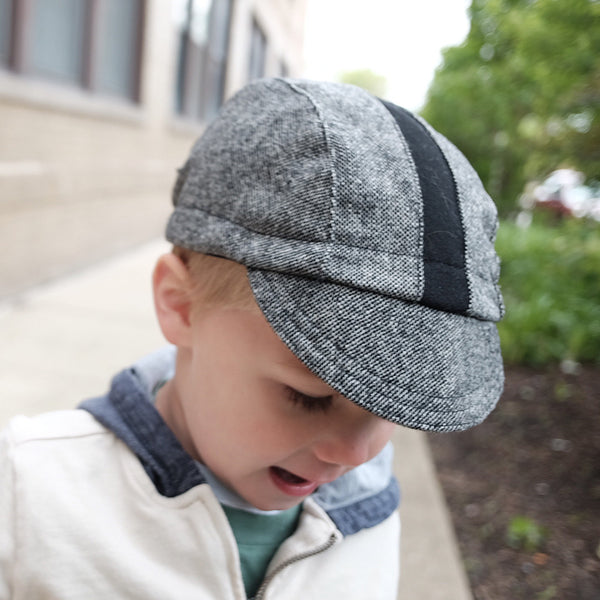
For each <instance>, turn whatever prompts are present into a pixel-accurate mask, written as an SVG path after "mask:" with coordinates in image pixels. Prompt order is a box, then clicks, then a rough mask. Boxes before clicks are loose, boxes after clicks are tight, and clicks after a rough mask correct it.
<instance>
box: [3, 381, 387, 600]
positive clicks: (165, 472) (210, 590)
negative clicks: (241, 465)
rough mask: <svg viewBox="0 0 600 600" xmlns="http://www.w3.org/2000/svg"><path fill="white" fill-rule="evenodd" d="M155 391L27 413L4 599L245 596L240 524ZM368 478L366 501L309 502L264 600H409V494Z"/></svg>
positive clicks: (18, 440) (15, 425)
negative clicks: (231, 518) (401, 564)
mask: <svg viewBox="0 0 600 600" xmlns="http://www.w3.org/2000/svg"><path fill="white" fill-rule="evenodd" d="M148 383H150V382H149V381H148V379H147V378H145V376H144V375H143V374H140V371H139V370H138V371H135V370H128V371H125V372H123V373H121V374H120V375H119V376H117V377H116V378H115V380H114V382H113V388H112V390H111V393H110V395H109V396H107V397H105V398H100V399H96V400H93V401H91V402H90V403H88V404H87V405H85V404H84V407H85V408H86V410H71V411H59V412H54V413H47V414H44V415H40V416H38V417H35V418H31V419H30V418H26V417H16V418H15V419H13V420H12V421H11V423H10V425H9V427H8V428H7V429H6V430H5V432H4V433H3V434H2V436H1V438H0V600H7V599H9V598H10V599H12V600H70V599H73V600H87V599H90V600H91V599H106V598H118V599H119V600H121V599H139V600H142V599H143V600H153V599H156V600H168V599H170V598H172V599H173V600H187V599H189V600H192V599H194V600H204V599H206V600H208V599H211V600H215V599H218V600H244V599H245V597H246V596H245V593H244V585H243V581H242V575H241V570H240V566H239V558H238V551H237V545H236V542H235V539H234V536H233V533H232V531H231V529H230V526H229V523H228V521H227V517H226V516H225V513H224V511H223V510H222V507H221V505H220V503H219V501H218V500H217V499H216V497H215V495H214V493H213V491H212V488H211V487H210V486H209V485H208V483H206V482H205V481H203V480H202V476H201V475H199V473H200V471H199V470H198V469H197V468H196V467H194V470H193V472H192V471H191V467H190V465H191V464H193V461H192V462H190V463H187V462H186V460H185V459H183V458H182V456H183V455H181V454H178V453H179V452H180V451H183V450H182V449H181V448H180V447H178V445H177V442H176V441H174V438H172V437H169V436H172V434H171V433H170V430H168V428H166V425H164V423H163V424H162V425H161V423H162V421H156V420H154V421H152V419H155V417H156V416H157V415H158V413H156V411H155V409H154V407H153V406H152V405H151V403H149V402H147V401H146V400H147V398H146V396H147V385H146V384H148ZM132 390H133V391H132ZM138 392H139V394H138ZM141 402H143V404H140V403H141ZM134 408H135V410H133V409H134ZM128 411H129V412H128ZM92 413H94V415H95V416H93V414H92ZM140 413H141V416H140ZM132 414H134V415H135V417H133V419H134V420H133V421H131V415H132ZM148 415H153V416H151V417H149V418H150V420H151V421H152V422H151V426H148V427H146V425H147V424H148V423H147V421H146V420H144V418H145V417H148ZM136 419H137V421H136ZM100 421H104V422H105V424H104V425H103V424H101V422H100ZM107 425H108V426H107ZM163 427H164V428H163ZM170 444H174V445H173V446H172V447H171V448H167V451H166V452H164V454H166V456H167V458H166V459H165V460H164V461H163V460H162V457H161V452H162V451H163V450H164V448H165V446H169V445H170ZM158 450H161V452H158ZM185 457H187V460H191V459H189V456H188V455H187V454H186V455H185ZM182 461H183V464H181V462H182ZM161 463H162V464H161ZM375 464H376V465H377V464H378V463H377V461H376V462H375ZM379 464H381V461H379ZM367 465H368V463H367ZM359 469H361V467H359ZM354 471H358V470H357V469H355V470H354ZM354 471H352V472H351V473H353V472H354ZM344 477H347V476H344ZM356 477H357V478H358V479H359V480H362V482H360V481H359V483H358V484H357V485H356V486H355V491H356V492H357V495H355V497H354V498H349V497H348V490H350V489H351V488H352V484H351V481H350V480H347V481H345V482H344V481H342V482H341V484H339V485H338V486H337V488H336V487H335V486H334V487H332V488H331V489H329V490H323V489H320V490H318V492H317V493H316V494H315V495H314V497H311V498H308V499H307V500H306V501H305V502H304V505H303V511H302V515H301V518H300V523H299V526H298V529H297V530H296V532H295V533H294V534H293V535H292V536H291V537H290V538H288V539H287V540H286V541H285V542H284V543H283V544H282V546H281V547H280V548H279V550H278V551H277V553H276V555H275V556H274V558H273V560H272V561H271V564H270V565H269V568H268V571H267V575H266V578H265V581H264V583H263V586H262V587H261V589H260V590H259V592H258V594H257V596H256V597H257V598H262V599H264V600H268V599H277V600H286V599H294V600H299V599H303V600H305V599H311V598H314V599H319V600H323V599H326V600H328V599H338V598H340V599H344V600H351V599H357V600H359V599H360V600H366V599H368V600H377V599H381V600H383V599H385V600H394V599H395V598H396V586H397V578H398V561H399V557H398V551H399V519H398V516H397V512H396V511H395V506H394V499H393V496H394V490H397V488H396V487H395V483H394V482H393V481H392V480H390V483H389V484H388V485H387V486H386V487H385V489H381V484H380V483H378V484H376V485H375V488H377V489H375V490H373V491H372V493H371V495H368V493H367V490H366V488H365V481H369V480H370V481H371V482H373V481H375V480H377V477H375V479H373V477H372V476H371V475H369V474H368V466H367V469H366V470H365V471H364V472H363V473H362V475H361V473H360V471H358V472H357V474H356ZM338 481H339V480H338ZM334 483H335V482H334ZM329 485H332V484H329ZM324 487H325V486H324ZM342 491H343V493H341V492H342ZM342 496H344V500H343V502H341V503H340V500H341V497H342ZM395 502H396V503H397V494H396V498H395ZM362 513H364V514H362ZM336 522H337V524H336ZM361 523H362V524H363V525H364V527H361Z"/></svg>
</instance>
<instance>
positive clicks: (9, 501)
mask: <svg viewBox="0 0 600 600" xmlns="http://www.w3.org/2000/svg"><path fill="white" fill-rule="evenodd" d="M14 494H15V484H14V468H13V463H12V444H11V443H10V436H9V430H8V429H5V430H4V431H2V432H1V433H0V600H9V599H10V598H11V590H12V573H13V569H14V565H13V562H14V551H15V539H14V528H15V516H14V513H15V500H14Z"/></svg>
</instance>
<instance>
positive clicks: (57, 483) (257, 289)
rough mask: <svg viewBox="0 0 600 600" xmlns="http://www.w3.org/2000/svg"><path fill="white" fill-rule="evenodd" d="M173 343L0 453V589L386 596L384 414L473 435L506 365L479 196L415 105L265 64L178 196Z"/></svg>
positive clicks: (182, 180)
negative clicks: (470, 430) (285, 73)
mask: <svg viewBox="0 0 600 600" xmlns="http://www.w3.org/2000/svg"><path fill="white" fill-rule="evenodd" d="M173 201H174V205H175V208H174V212H173V214H172V216H171V219H170V221H169V224H168V228H167V238H168V239H169V240H170V241H171V242H172V243H173V244H174V251H173V253H171V254H168V255H165V256H163V257H161V258H160V259H159V260H158V263H157V265H156V269H155V273H154V278H153V288H154V297H155V305H156V313H157V317H158V321H159V324H160V327H161V329H162V331H163V333H164V335H165V337H166V338H167V340H168V341H169V342H171V344H172V346H170V347H169V348H167V349H165V350H163V351H161V352H159V353H157V354H155V355H151V356H149V357H147V358H146V359H143V360H142V361H140V363H138V364H137V365H135V366H134V367H132V368H130V369H126V370H125V371H123V372H122V373H120V374H118V375H117V376H116V377H115V378H114V380H113V382H112V385H111V389H110V391H109V392H108V394H107V395H106V396H103V397H100V398H96V399H92V400H88V401H86V402H84V403H83V404H82V406H81V409H79V410H73V411H63V412H57V413H49V414H46V415H41V416H39V417H36V418H33V419H27V418H24V417H17V418H16V419H14V420H13V421H12V422H11V424H10V425H9V427H8V429H7V430H6V431H5V433H4V435H3V437H2V447H1V453H0V460H1V463H0V465H1V466H0V476H1V481H0V599H2V600H4V599H6V598H27V599H28V600H35V599H37V598H40V599H41V598H53V599H61V600H62V599H66V598H77V599H78V600H81V599H88V598H89V599H92V598H94V599H95V598H132V599H144V600H148V599H152V598H156V599H157V600H158V599H160V600H165V599H166V598H174V599H177V600H185V599H188V598H190V599H191V598H194V599H202V598H204V599H209V598H210V599H232V600H233V599H243V598H251V597H254V598H264V599H268V598H273V599H278V600H279V599H281V600H284V599H287V598H290V599H298V598H319V599H323V598H344V599H345V600H346V599H352V598H356V599H361V600H364V599H365V598H369V599H370V600H371V599H379V598H380V599H394V598H395V597H396V592H397V590H396V586H397V577H398V547H399V520H398V516H397V513H396V507H397V504H398V496H399V493H398V487H397V484H396V482H395V480H394V478H393V476H392V474H391V449H390V444H389V443H388V442H389V439H390V436H391V434H392V431H393V428H394V427H395V424H400V425H405V426H408V427H413V428H418V429H423V430H432V431H451V430H459V429H465V428H467V427H470V426H472V425H475V424H477V423H479V422H480V421H481V420H482V419H484V418H485V417H486V415H487V414H488V413H489V412H490V411H491V410H492V408H493V407H494V405H495V403H496V401H497V399H498V397H499V395H500V392H501V389H502V382H503V375H502V361H501V357H500V351H499V344H498V336H497V332H496V327H495V323H494V322H495V321H497V320H498V319H499V318H500V317H501V314H502V301H501V297H500V292H499V289H498V286H497V280H498V260H497V257H496V254H495V252H494V248H493V242H494V236H495V232H496V225H497V219H496V212H495V207H494V205H493V203H492V201H491V200H490V198H489V197H488V196H487V194H486V193H485V192H484V190H483V187H482V185H481V183H480V181H479V180H478V178H477V176H476V175H475V173H474V171H473V170H472V168H471V167H470V165H469V164H468V163H467V161H466V160H465V158H464V157H463V156H462V155H461V154H460V152H458V150H457V149H456V148H455V147H454V146H452V144H450V143H449V142H448V141H447V140H446V139H445V138H444V137H442V136H441V135H439V134H438V133H437V132H435V131H434V130H433V129H431V128H430V127H429V126H428V125H427V124H426V123H425V122H423V121H422V120H421V119H420V118H418V117H415V116H414V115H412V114H410V113H408V112H407V111H405V110H403V109H401V108H399V107H397V106H395V105H393V104H390V103H387V102H384V101H381V100H379V99H377V98H374V97H373V96H371V95H370V94H368V93H367V92H365V91H363V90H361V89H358V88H355V87H353V86H347V85H340V84H332V83H317V82H309V81H299V80H285V79H273V80H261V81H258V82H254V83H252V84H250V85H249V86H247V87H246V88H244V89H243V90H242V91H241V92H239V93H238V94H237V95H236V96H234V98H233V99H231V100H230V101H229V102H228V103H227V104H226V105H225V107H224V108H223V110H222V111H221V113H220V115H219V117H218V118H217V119H216V121H215V122H214V123H213V124H212V125H211V126H210V127H209V128H208V129H207V131H206V132H205V134H204V135H203V136H202V138H201V139H200V140H199V141H198V142H197V144H196V145H195V147H194V148H193V150H192V152H191V155H190V157H189V159H188V161H187V162H186V164H185V166H184V167H183V169H182V170H181V171H180V174H179V177H178V180H177V183H176V185H175V190H174V196H173Z"/></svg>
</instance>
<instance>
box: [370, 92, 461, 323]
mask: <svg viewBox="0 0 600 600" xmlns="http://www.w3.org/2000/svg"><path fill="white" fill-rule="evenodd" d="M381 102H382V103H383V105H384V106H385V107H386V108H387V109H388V111H389V112H390V113H391V115H392V116H393V117H394V119H395V121H396V123H398V126H399V127H400V131H401V132H402V134H403V135H404V139H405V140H406V142H407V144H408V147H409V150H410V153H411V155H412V157H413V161H414V163H415V166H416V168H417V174H418V177H419V184H420V186H421V194H422V196H423V230H424V231H423V260H424V275H425V287H424V291H423V297H422V299H421V303H422V304H425V305H427V306H430V307H432V308H438V309H441V310H445V311H448V312H454V313H459V314H465V312H466V310H467V308H468V306H469V287H468V284H467V276H466V272H465V241H464V240H465V237H464V230H463V226H462V221H461V215H460V209H459V206H458V193H457V191H456V183H455V181H454V177H453V176H452V172H451V171H450V167H449V166H448V162H447V161H446V157H445V156H444V155H443V154H442V151H441V150H440V148H439V147H438V145H437V143H436V142H435V140H434V139H433V137H432V136H431V134H430V133H429V131H427V129H426V128H425V127H424V126H423V124H422V123H420V122H419V121H418V120H417V119H416V118H415V117H414V115H412V114H411V113H410V112H408V111H407V110H405V109H403V108H400V107H399V106H396V105H395V104H392V103H391V102H386V101H385V100H381Z"/></svg>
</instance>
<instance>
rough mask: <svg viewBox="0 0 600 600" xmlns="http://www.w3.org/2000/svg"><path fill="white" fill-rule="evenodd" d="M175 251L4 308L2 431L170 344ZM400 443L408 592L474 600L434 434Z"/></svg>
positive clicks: (90, 273) (67, 281)
mask: <svg viewBox="0 0 600 600" xmlns="http://www.w3.org/2000/svg"><path fill="white" fill-rule="evenodd" d="M167 250H168V246H167V245H166V243H164V242H162V241H160V242H153V243H150V244H147V245H145V246H143V247H141V248H138V249H137V250H135V251H132V252H129V253H127V254H126V255H123V256H120V257H118V258H116V259H111V260H109V261H107V262H104V263H102V264H100V265H96V266H94V267H90V268H89V269H87V270H86V271H84V272H81V273H78V274H76V275H73V276H70V277H68V278H64V279H61V280H59V281H57V282H55V283H53V284H50V285H46V286H44V287H39V288H37V289H35V290H32V291H30V292H28V293H26V294H24V295H22V296H20V297H19V298H18V299H13V300H12V301H10V302H5V303H4V304H0V398H2V402H1V403H0V427H3V426H4V425H5V424H6V422H7V421H8V419H9V418H10V417H11V416H13V415H15V414H18V413H22V414H27V415H33V414H36V413H38V412H43V411H47V410H53V409H61V408H71V407H74V406H76V405H77V404H78V403H79V402H80V401H81V400H82V399H84V398H87V397H90V396H94V395H98V394H100V393H102V392H103V391H105V390H106V389H107V386H108V383H109V380H110V378H111V377H112V375H113V374H114V373H116V372H117V371H120V370H121V369H122V368H124V367H125V366H127V365H128V364H130V363H132V362H134V361H135V360H136V359H137V358H139V357H140V356H143V355H144V354H147V353H148V352H150V351H152V350H154V349H156V348H159V347H160V346H161V345H163V344H164V340H163V338H162V336H161V334H160V332H159V330H158V327H157V325H156V322H155V319H154V314H153V308H152V301H151V293H150V276H151V271H152V267H153V263H154V261H155V260H156V258H157V257H158V256H159V254H161V253H162V252H164V251H167ZM394 443H395V446H396V461H395V465H396V467H395V468H396V474H397V476H398V479H399V481H400V485H401V487H402V494H403V496H402V505H401V515H402V547H401V554H402V578H401V582H400V593H399V596H398V598H399V599H402V600H471V599H472V596H471V594H470V591H469V586H468V582H467V579H466V576H465V573H464V570H463V567H462V564H461V560H460V555H459V552H458V549H457V545H456V540H455V537H454V532H453V529H452V525H451V522H450V519H449V515H448V512H447V509H446V505H445V501H444V498H443V495H442V493H441V489H440V486H439V484H438V481H437V478H436V474H435V470H434V467H433V463H432V461H431V455H430V453H429V447H428V445H427V440H426V438H425V436H424V434H422V433H420V432H416V431H411V430H408V429H404V428H398V431H397V433H396V434H395V438H394ZM374 585H375V582H374ZM365 600H367V599H365Z"/></svg>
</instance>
